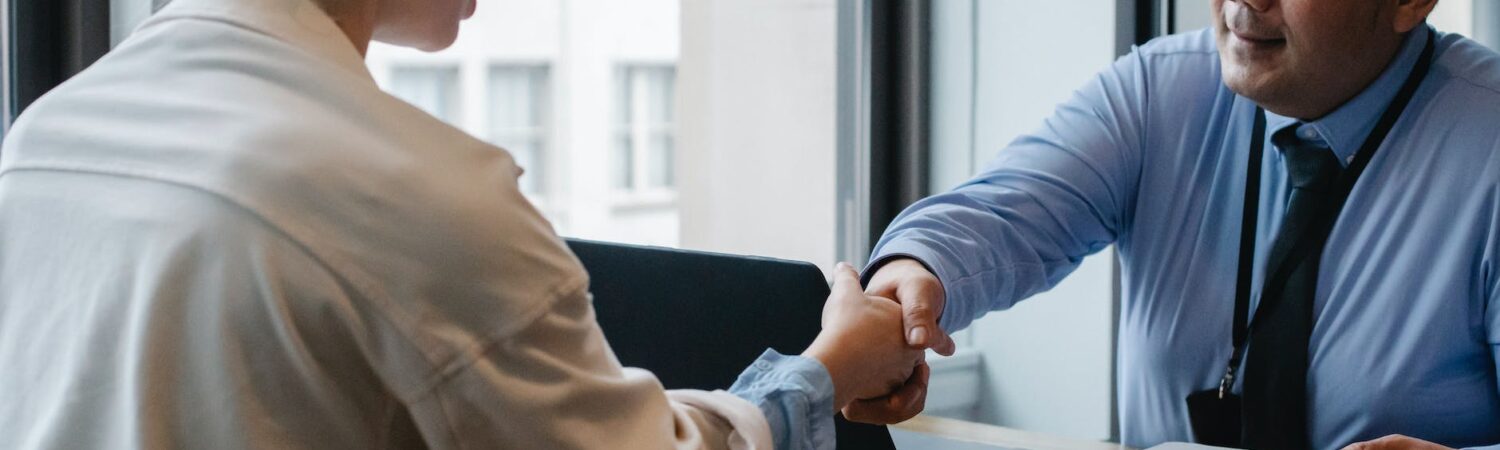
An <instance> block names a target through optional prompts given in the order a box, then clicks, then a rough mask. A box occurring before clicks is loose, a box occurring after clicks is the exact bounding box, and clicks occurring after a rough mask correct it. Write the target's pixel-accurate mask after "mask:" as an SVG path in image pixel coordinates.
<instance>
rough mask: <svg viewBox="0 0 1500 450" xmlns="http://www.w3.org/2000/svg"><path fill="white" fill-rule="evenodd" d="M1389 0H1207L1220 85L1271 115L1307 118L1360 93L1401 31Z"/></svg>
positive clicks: (1397, 41) (1381, 67) (1387, 58)
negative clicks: (1211, 10) (1394, 22)
mask: <svg viewBox="0 0 1500 450" xmlns="http://www.w3.org/2000/svg"><path fill="white" fill-rule="evenodd" d="M1394 5H1395V0H1213V8H1214V25H1215V31H1216V36H1217V40H1218V47H1219V59H1220V62H1221V65H1222V66H1223V70H1224V84H1225V85H1227V86H1229V88H1230V89H1231V90H1233V91H1234V92H1235V93H1238V94H1240V95H1242V96H1244V97H1246V98H1249V99H1251V100H1254V101H1256V102H1257V103H1259V104H1260V105H1262V106H1264V107H1265V108H1266V109H1268V110H1271V111H1272V112H1276V113H1278V114H1283V115H1288V116H1292V117H1299V118H1303V119H1314V118H1317V117H1320V116H1322V115H1323V114H1327V113H1328V112H1330V111H1332V110H1333V109H1334V108H1335V107H1337V106H1338V105H1341V104H1343V102H1345V101H1347V100H1348V99H1349V98H1352V97H1353V96H1354V95H1355V94H1357V93H1358V92H1359V91H1362V90H1363V89H1364V87H1365V86H1368V83H1369V82H1371V81H1373V80H1374V78H1375V77H1377V76H1378V75H1379V74H1380V72H1382V71H1383V70H1384V68H1385V66H1386V65H1387V64H1388V63H1389V62H1390V58H1391V56H1392V55H1393V54H1394V53H1395V49H1396V48H1397V47H1398V46H1399V45H1400V41H1401V39H1400V38H1401V34H1400V33H1398V32H1396V30H1395V29H1394V28H1393V26H1392V14H1393V9H1394Z"/></svg>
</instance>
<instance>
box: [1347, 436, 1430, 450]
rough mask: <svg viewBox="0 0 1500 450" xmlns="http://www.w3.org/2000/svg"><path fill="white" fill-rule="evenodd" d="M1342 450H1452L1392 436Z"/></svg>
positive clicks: (1352, 445)
mask: <svg viewBox="0 0 1500 450" xmlns="http://www.w3.org/2000/svg"><path fill="white" fill-rule="evenodd" d="M1344 450H1453V449H1452V448H1449V447H1444V446H1441V445H1437V444H1434V443H1431V442H1427V441H1424V440H1421V439H1417V438H1411V437H1406V436H1402V435H1399V434H1393V435H1390V436H1386V437H1383V438H1380V439H1376V440H1373V441H1364V442H1359V443H1355V444H1349V446H1348V447H1344Z"/></svg>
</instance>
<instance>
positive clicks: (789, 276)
mask: <svg viewBox="0 0 1500 450" xmlns="http://www.w3.org/2000/svg"><path fill="white" fill-rule="evenodd" d="M568 246H569V247H570V248H572V249H573V253H575V254H577V255H578V258H579V260H581V261H583V266H584V268H585V269H587V270H588V272H589V277H590V279H591V283H590V290H591V291H592V292H593V294H594V310H595V313H596V314H597V316H598V320H599V326H600V327H601V328H603V329H604V335H605V337H606V338H607V339H608V340H609V344H610V347H612V348H613V349H614V351H615V354H616V355H618V356H619V358H620V362H621V363H623V364H625V365H626V366H631V367H640V368H644V369H647V370H650V371H651V372H653V373H655V374H656V376H657V378H659V379H660V380H661V382H662V384H663V385H665V386H666V387H667V388H669V389H727V388H729V385H730V384H732V383H733V382H734V379H735V377H737V376H739V374H740V372H742V371H744V370H745V367H746V366H748V365H749V364H750V363H751V362H752V361H754V360H755V358H756V357H757V356H759V355H760V353H761V352H762V351H764V350H765V349H766V348H767V347H770V348H774V349H776V351H779V352H781V353H783V354H788V355H792V354H797V353H801V352H802V350H804V349H806V348H807V345H808V344H811V343H812V341H813V339H814V338H816V337H817V335H818V332H819V330H820V329H821V325H820V322H821V320H820V317H821V315H822V310H823V302H824V300H826V299H827V298H828V292H829V291H828V284H827V281H826V280H825V279H824V278H823V273H822V271H820V270H818V268H817V266H815V265H813V264H810V263H805V262H794V261H785V260H777V259H769V258H757V257H747V256H734V255H724V254H715V253H705V252H694V251H684V250H674V249H667V248H658V247H642V246H633V245H622V244H613V243H603V242H593V241H582V240H572V239H570V240H568ZM835 422H836V427H837V434H838V447H839V448H841V449H894V448H895V445H894V444H893V443H892V442H891V436H890V433H889V431H887V430H886V428H885V427H884V426H875V425H866V424H858V423H852V422H847V421H845V420H844V419H843V418H842V417H839V418H836V419H835Z"/></svg>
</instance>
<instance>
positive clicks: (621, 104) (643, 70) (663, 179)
mask: <svg viewBox="0 0 1500 450" xmlns="http://www.w3.org/2000/svg"><path fill="white" fill-rule="evenodd" d="M617 80H618V81H617V86H616V92H617V97H616V98H617V101H616V102H615V106H616V110H615V117H616V123H617V130H616V139H615V142H616V144H615V152H614V157H613V158H612V161H611V164H612V165H611V167H612V170H611V172H612V173H613V176H614V187H615V188H616V189H618V190H620V191H625V192H644V191H666V190H670V189H672V188H673V187H675V186H676V185H677V181H676V174H675V173H674V168H673V160H674V155H673V154H674V153H675V152H676V146H677V136H676V127H675V126H676V117H675V116H676V111H675V109H676V108H675V106H674V102H675V101H676V99H675V95H674V94H675V89H676V84H677V73H676V70H675V68H673V67H672V66H663V65H654V66H653V65H626V66H622V67H621V68H620V70H619V76H618V77H617Z"/></svg>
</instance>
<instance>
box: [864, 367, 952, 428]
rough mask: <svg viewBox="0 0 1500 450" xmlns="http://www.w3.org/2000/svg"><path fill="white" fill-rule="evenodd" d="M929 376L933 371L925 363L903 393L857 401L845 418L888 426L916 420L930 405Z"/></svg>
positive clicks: (908, 381)
mask: <svg viewBox="0 0 1500 450" xmlns="http://www.w3.org/2000/svg"><path fill="white" fill-rule="evenodd" d="M930 374H931V369H930V368H929V367H927V364H926V363H923V364H920V365H918V366H917V368H916V370H914V371H912V376H911V377H910V378H908V379H907V382H906V384H904V385H902V386H901V388H900V389H897V390H896V391H895V392H892V393H891V394H890V395H886V396H884V397H877V398H872V399H864V400H855V401H854V402H853V403H850V404H849V406H847V407H845V408H844V418H846V419H849V420H852V421H855V422H863V423H873V424H880V425H889V424H893V423H900V422H905V421H906V420H907V419H911V418H912V417H916V415H917V414H920V413H921V412H922V409H923V407H925V406H926V403H927V378H928V376H929V375H930Z"/></svg>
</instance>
